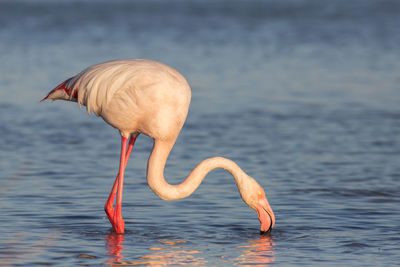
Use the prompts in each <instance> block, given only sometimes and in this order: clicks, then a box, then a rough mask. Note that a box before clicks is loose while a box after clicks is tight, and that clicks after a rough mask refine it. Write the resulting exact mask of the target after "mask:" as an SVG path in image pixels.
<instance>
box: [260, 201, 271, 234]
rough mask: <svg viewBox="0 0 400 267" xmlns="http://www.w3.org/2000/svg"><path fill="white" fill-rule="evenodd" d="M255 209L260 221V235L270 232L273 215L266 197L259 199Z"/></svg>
mask: <svg viewBox="0 0 400 267" xmlns="http://www.w3.org/2000/svg"><path fill="white" fill-rule="evenodd" d="M256 211H257V213H258V219H259V220H260V223H261V229H260V235H266V234H270V233H271V230H272V228H273V227H274V225H275V215H274V212H273V211H272V209H271V206H270V205H269V203H268V200H267V198H260V199H259V201H258V205H257V210H256Z"/></svg>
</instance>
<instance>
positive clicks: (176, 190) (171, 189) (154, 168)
mask: <svg viewBox="0 0 400 267" xmlns="http://www.w3.org/2000/svg"><path fill="white" fill-rule="evenodd" d="M174 143H175V140H172V141H164V140H154V145H153V150H152V151H151V154H150V157H149V161H148V163H147V183H148V184H149V186H150V188H151V190H153V192H154V193H155V194H156V195H158V196H159V197H160V198H162V199H164V200H175V199H181V198H185V197H188V196H190V195H191V194H192V193H193V192H194V191H195V190H196V189H197V187H199V185H200V184H201V182H202V181H203V179H204V177H205V176H206V175H207V174H208V173H209V172H210V171H212V170H213V169H216V168H222V169H225V170H227V171H229V172H230V173H231V174H232V176H233V177H234V178H235V181H236V184H237V185H238V187H239V185H240V184H241V182H242V181H241V179H242V178H241V177H244V176H246V174H245V173H244V172H243V171H242V169H240V167H239V166H238V165H237V164H236V163H234V162H233V161H231V160H229V159H226V158H222V157H214V158H208V159H206V160H203V161H202V162H200V164H199V165H197V166H196V167H195V168H194V169H193V170H192V171H191V173H190V174H189V175H188V177H186V179H185V180H184V181H183V182H182V183H180V184H178V185H170V184H168V183H167V182H166V181H165V178H164V167H165V164H166V162H167V158H168V155H169V153H170V151H171V149H172V147H173V145H174Z"/></svg>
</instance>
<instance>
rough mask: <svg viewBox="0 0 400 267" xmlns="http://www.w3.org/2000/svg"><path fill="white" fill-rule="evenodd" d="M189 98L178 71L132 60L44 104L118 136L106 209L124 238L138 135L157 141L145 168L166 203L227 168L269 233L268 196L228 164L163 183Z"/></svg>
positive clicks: (89, 74) (66, 86)
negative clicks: (69, 105) (63, 107)
mask: <svg viewBox="0 0 400 267" xmlns="http://www.w3.org/2000/svg"><path fill="white" fill-rule="evenodd" d="M190 98H191V89H190V87H189V84H188V83H187V81H186V80H185V78H184V77H183V76H182V75H181V74H180V73H179V72H177V71H176V70H174V69H172V68H171V67H169V66H166V65H164V64H162V63H159V62H156V61H151V60H144V59H130V60H118V61H110V62H105V63H101V64H97V65H93V66H90V67H88V68H87V69H85V70H83V71H82V72H80V73H79V74H78V75H76V76H74V77H72V78H70V79H68V80H66V81H64V82H63V83H61V84H60V85H58V86H57V87H56V88H54V89H53V90H52V91H50V92H49V94H48V95H47V96H46V97H45V98H43V99H42V100H41V102H42V101H44V100H46V99H51V100H57V99H62V100H68V101H73V102H78V104H79V106H81V105H84V106H86V109H87V112H88V113H89V115H90V114H91V113H92V112H94V113H95V114H96V115H97V116H101V117H102V118H103V119H104V121H106V122H107V123H108V124H110V125H111V126H113V127H114V128H116V129H118V130H119V132H120V134H121V157H120V164H119V173H118V175H117V177H116V179H115V182H114V185H113V187H112V190H111V193H110V195H109V197H108V200H107V202H106V204H105V207H104V209H105V212H106V214H107V217H108V219H109V221H110V222H111V224H112V226H113V228H114V230H115V232H117V233H124V225H125V223H124V220H123V219H122V215H121V203H122V190H123V182H124V172H125V167H126V164H127V162H128V159H129V156H130V154H131V151H132V148H133V145H134V143H135V139H136V137H137V136H138V135H139V134H145V135H147V136H150V137H151V138H153V140H154V145H153V149H152V151H151V154H150V157H149V160H148V163H147V183H148V185H149V186H150V188H151V189H152V190H153V192H154V193H155V194H156V195H157V196H159V197H160V198H162V199H164V200H175V199H181V198H185V197H187V196H189V195H191V194H192V193H193V192H194V191H195V190H196V189H197V187H198V186H199V185H200V183H201V182H202V181H203V179H204V177H205V176H206V175H207V173H209V172H210V171H211V170H213V169H215V168H223V169H225V170H227V171H228V172H230V173H231V174H232V176H233V177H234V179H235V182H236V185H237V187H238V190H239V193H240V195H241V197H242V199H243V201H244V202H245V203H246V204H247V205H248V206H249V207H251V208H252V209H254V210H256V211H257V213H258V218H259V220H260V223H261V231H260V233H261V234H264V233H268V232H270V231H271V229H272V227H273V226H274V224H275V216H274V213H273V211H272V209H271V207H270V205H269V203H268V200H267V198H266V195H265V193H264V190H263V189H262V188H261V186H260V185H259V184H258V183H257V182H256V181H255V180H254V179H253V178H251V177H250V176H248V175H247V174H246V173H245V172H244V171H242V169H241V168H240V167H239V166H238V165H237V164H236V163H234V162H233V161H231V160H229V159H226V158H222V157H214V158H208V159H206V160H203V161H202V162H201V163H200V164H199V165H197V166H196V167H195V168H194V169H193V170H192V171H191V173H190V174H189V175H188V177H187V178H186V179H185V180H184V181H183V182H182V183H181V184H178V185H170V184H168V183H167V182H166V181H165V178H164V167H165V163H166V161H167V158H168V155H169V153H170V151H171V149H172V147H173V145H174V143H175V141H176V139H177V137H178V135H179V132H180V130H181V128H182V126H183V123H184V122H185V119H186V115H187V113H188V109H189V104H190ZM128 138H129V142H128ZM116 194H117V197H116V201H115V209H114V199H115V195H116Z"/></svg>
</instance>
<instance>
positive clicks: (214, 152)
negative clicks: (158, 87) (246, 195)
mask: <svg viewBox="0 0 400 267" xmlns="http://www.w3.org/2000/svg"><path fill="white" fill-rule="evenodd" d="M399 11H400V5H399V3H398V2H397V1H364V0H363V1H361V0H360V1H351V2H349V1H311V0H302V1H273V0H270V1H246V2H243V1H190V2H189V1H169V2H161V1H113V2H106V1H67V0H65V1H57V2H53V1H0V55H1V62H2V64H0V136H1V138H0V262H1V263H0V265H4V266H8V265H16V266H32V265H56V266H74V265H100V264H110V265H112V264H117V263H119V264H127V265H161V266H162V265H180V264H190V265H200V266H231V265H248V266H265V265H269V264H272V265H273V264H276V265H282V266H290V265H293V266H298V265H307V266H312V265H314V266H321V265H324V266H348V265H363V266H366V265H371V266H376V265H380V266H393V265H396V264H398V262H400V256H399V245H398V244H399V242H400V232H399V229H400V227H399V226H400V225H399V221H400V220H399V218H400V208H399V207H400V205H399V204H400V195H399V191H400V161H399V159H400V157H399V156H400V139H399V136H400V109H399V102H400V93H399V89H400V88H399V84H400V80H399V73H400V64H399V62H400V53H399V52H400V51H399V46H398V44H399V43H400V32H399V31H398V25H399V16H398V14H399ZM119 58H150V59H155V60H159V61H162V62H165V63H167V64H169V65H171V66H173V67H175V68H176V69H178V70H179V71H180V72H181V73H182V74H183V75H184V76H185V77H186V78H187V79H188V81H189V83H190V84H191V86H192V104H191V108H190V111H189V115H188V119H187V122H186V124H185V126H184V128H183V130H182V132H181V135H180V136H179V138H178V141H177V143H176V145H175V147H174V149H173V151H172V153H171V156H170V158H169V160H168V162H167V166H166V173H165V175H166V177H167V180H168V181H169V182H170V183H172V184H176V183H179V182H181V181H182V179H183V178H184V177H185V176H186V175H187V174H188V173H189V172H190V170H191V169H192V168H193V167H194V166H195V165H196V164H197V163H198V162H200V161H201V160H203V159H204V158H207V157H211V156H225V157H228V158H230V159H232V160H234V161H235V162H237V163H238V164H239V165H240V166H241V167H242V168H243V169H244V170H245V171H246V172H248V174H249V175H251V176H253V177H254V178H256V179H257V181H258V182H259V183H260V184H261V185H262V186H263V187H264V189H265V191H266V192H267V196H268V199H269V202H270V204H271V206H272V208H273V209H274V211H275V214H276V227H275V228H274V230H273V231H272V234H271V235H270V236H260V235H259V234H258V231H259V230H258V229H259V222H258V220H257V215H256V213H255V212H254V211H252V210H251V209H249V208H248V207H247V206H245V204H244V203H243V202H242V201H241V199H240V197H239V194H238V193H237V189H236V186H235V184H234V181H233V179H232V177H231V176H230V175H229V174H228V173H226V172H224V171H222V170H215V171H213V172H211V173H210V174H209V175H208V176H207V177H206V179H205V181H204V183H203V184H202V185H201V186H200V187H199V189H198V190H197V191H196V192H195V193H194V194H193V195H192V196H190V197H189V198H187V199H183V200H179V201H172V202H168V201H163V200H160V199H158V198H157V197H156V196H155V195H154V194H153V193H152V192H151V190H150V189H149V188H148V186H147V184H146V179H145V172H146V162H147V158H148V155H149V152H150V149H151V145H152V140H151V139H150V138H148V137H146V136H140V137H139V138H138V140H137V143H136V145H135V148H134V152H133V156H132V160H131V161H130V162H129V164H128V167H127V171H126V179H125V189H124V197H123V216H124V219H125V223H126V234H124V235H116V234H115V233H113V231H112V229H111V228H110V225H109V223H108V220H107V218H106V216H105V214H104V212H103V206H104V203H105V201H106V198H107V196H108V193H109V190H110V189H111V186H112V183H113V181H114V178H115V175H116V173H117V169H118V156H119V149H120V148H119V144H120V139H119V135H118V132H117V131H116V130H115V129H113V128H111V127H109V126H108V125H106V124H105V123H104V122H103V121H102V120H101V119H100V118H96V117H95V116H88V115H87V113H86V111H85V110H84V109H82V110H79V108H78V106H77V105H76V104H74V103H67V102H54V103H41V104H39V103H38V102H39V100H40V99H42V98H43V97H44V96H45V95H46V93H47V92H48V91H49V90H50V89H52V88H53V87H54V86H55V85H57V84H58V83H59V82H61V81H63V80H65V79H66V78H68V77H70V76H72V75H75V74H76V73H77V72H79V71H80V70H82V69H83V68H85V67H86V66H88V65H91V64H94V63H98V62H102V61H107V60H111V59H119Z"/></svg>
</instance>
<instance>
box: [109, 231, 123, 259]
mask: <svg viewBox="0 0 400 267" xmlns="http://www.w3.org/2000/svg"><path fill="white" fill-rule="evenodd" d="M122 243H124V235H122V234H117V233H115V232H111V233H110V234H108V235H107V236H106V245H107V255H109V256H110V257H109V260H110V261H113V262H119V261H121V259H122V258H123V256H122V250H124V249H125V248H124V247H123V246H122Z"/></svg>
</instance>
